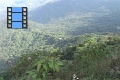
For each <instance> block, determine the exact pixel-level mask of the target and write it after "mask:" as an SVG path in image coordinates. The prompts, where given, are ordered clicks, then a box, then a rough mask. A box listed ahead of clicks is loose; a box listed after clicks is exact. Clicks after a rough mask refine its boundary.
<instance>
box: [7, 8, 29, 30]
mask: <svg viewBox="0 0 120 80" xmlns="http://www.w3.org/2000/svg"><path fill="white" fill-rule="evenodd" d="M27 19H28V11H27V7H7V28H13V29H18V28H19V29H22V28H28V27H27V26H28V21H27Z"/></svg>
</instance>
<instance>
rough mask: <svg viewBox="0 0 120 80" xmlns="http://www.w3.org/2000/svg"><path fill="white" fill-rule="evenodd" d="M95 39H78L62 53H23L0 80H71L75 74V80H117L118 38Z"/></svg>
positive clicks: (119, 49) (106, 36) (119, 43)
mask: <svg viewBox="0 0 120 80" xmlns="http://www.w3.org/2000/svg"><path fill="white" fill-rule="evenodd" d="M96 36H99V37H95V34H94V36H93V35H86V36H85V35H82V36H79V37H77V41H78V42H77V44H76V45H72V46H68V47H66V49H64V50H59V49H56V48H53V49H51V50H50V51H46V50H45V51H41V50H35V51H34V52H29V54H23V55H22V56H21V57H20V58H19V59H18V61H17V63H16V65H14V66H11V68H10V70H9V71H8V72H7V73H6V72H5V73H2V74H1V77H3V78H4V79H5V80H8V79H9V80H54V79H55V80H74V78H73V75H75V76H76V77H75V80H77V78H79V79H81V80H119V79H120V73H119V70H120V63H119V62H120V60H119V52H120V36H119V35H112V36H110V35H104V36H100V35H96ZM113 36H114V37H113ZM88 37H89V38H88ZM80 41H82V42H80ZM68 42H69V41H68ZM74 42H75V41H74ZM71 43H72V42H71ZM10 65H11V63H9V64H8V66H10ZM79 79H78V80H79Z"/></svg>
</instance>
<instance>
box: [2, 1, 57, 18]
mask: <svg viewBox="0 0 120 80" xmlns="http://www.w3.org/2000/svg"><path fill="white" fill-rule="evenodd" d="M55 1H58V0H0V18H1V17H2V16H4V15H5V14H3V12H6V10H7V7H28V9H29V11H30V10H32V9H35V8H37V7H38V6H42V5H45V4H47V3H52V2H55Z"/></svg>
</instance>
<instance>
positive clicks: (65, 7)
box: [29, 0, 120, 23]
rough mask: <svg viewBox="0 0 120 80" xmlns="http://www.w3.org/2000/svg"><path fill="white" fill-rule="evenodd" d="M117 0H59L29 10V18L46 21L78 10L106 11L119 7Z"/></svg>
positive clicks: (79, 11) (41, 21)
mask: <svg viewBox="0 0 120 80" xmlns="http://www.w3.org/2000/svg"><path fill="white" fill-rule="evenodd" d="M119 5H120V1H119V0H60V1H57V2H54V3H48V4H47V5H44V6H43V7H38V8H37V9H35V10H33V11H31V12H29V14H30V17H29V19H30V20H33V21H36V22H40V23H48V22H49V21H50V20H51V19H56V18H60V17H64V16H66V15H69V14H72V13H75V12H78V13H87V12H105V11H106V12H108V11H115V10H119V9H120V6H119Z"/></svg>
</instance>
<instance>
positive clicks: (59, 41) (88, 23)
mask: <svg viewBox="0 0 120 80" xmlns="http://www.w3.org/2000/svg"><path fill="white" fill-rule="evenodd" d="M118 15H119V14H118V13H116V14H111V13H109V12H101V13H93V12H89V13H86V14H82V13H81V14H80V13H74V14H71V15H68V16H65V17H62V18H59V19H53V20H51V22H49V23H48V24H40V23H37V22H33V21H29V23H28V29H24V30H23V29H21V30H20V29H18V30H17V29H7V28H6V21H5V20H2V21H1V24H0V30H1V32H0V54H1V56H0V57H1V61H2V60H3V61H2V62H1V64H0V67H1V69H2V70H3V69H5V68H6V67H4V66H3V65H6V63H5V60H7V59H11V58H12V59H13V58H15V57H18V56H20V55H21V54H24V53H28V52H31V51H33V52H34V50H38V49H39V50H49V49H52V48H54V47H56V48H57V49H59V48H60V49H61V48H65V47H66V46H69V45H72V44H76V43H77V42H78V41H77V39H74V37H75V38H77V36H79V35H83V34H85V33H89V34H90V33H97V34H99V33H106V32H113V33H119V31H120V29H119V22H118V20H119V19H116V18H117V16H118ZM110 21H111V22H110ZM106 23H107V24H106ZM94 36H95V35H94ZM98 36H99V35H98ZM76 41H77V42H76Z"/></svg>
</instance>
